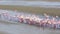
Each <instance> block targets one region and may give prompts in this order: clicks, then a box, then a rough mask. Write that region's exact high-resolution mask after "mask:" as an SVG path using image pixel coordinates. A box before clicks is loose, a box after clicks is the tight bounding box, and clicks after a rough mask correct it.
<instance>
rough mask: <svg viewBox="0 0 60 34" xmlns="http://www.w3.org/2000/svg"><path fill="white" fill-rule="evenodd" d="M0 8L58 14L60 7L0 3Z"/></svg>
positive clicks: (59, 14) (59, 13)
mask: <svg viewBox="0 0 60 34" xmlns="http://www.w3.org/2000/svg"><path fill="white" fill-rule="evenodd" d="M0 9H7V10H18V11H19V12H20V11H22V12H28V13H34V14H43V13H48V14H49V15H53V16H56V15H58V16H60V8H43V7H31V6H10V5H0Z"/></svg>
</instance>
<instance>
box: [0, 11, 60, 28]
mask: <svg viewBox="0 0 60 34" xmlns="http://www.w3.org/2000/svg"><path fill="white" fill-rule="evenodd" d="M0 19H4V20H8V21H13V22H17V23H25V24H29V25H36V26H39V27H48V28H54V29H60V18H59V17H58V16H56V17H53V16H49V15H47V14H46V13H44V15H42V16H40V15H34V14H26V13H22V12H20V13H19V12H14V11H11V10H0Z"/></svg>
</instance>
